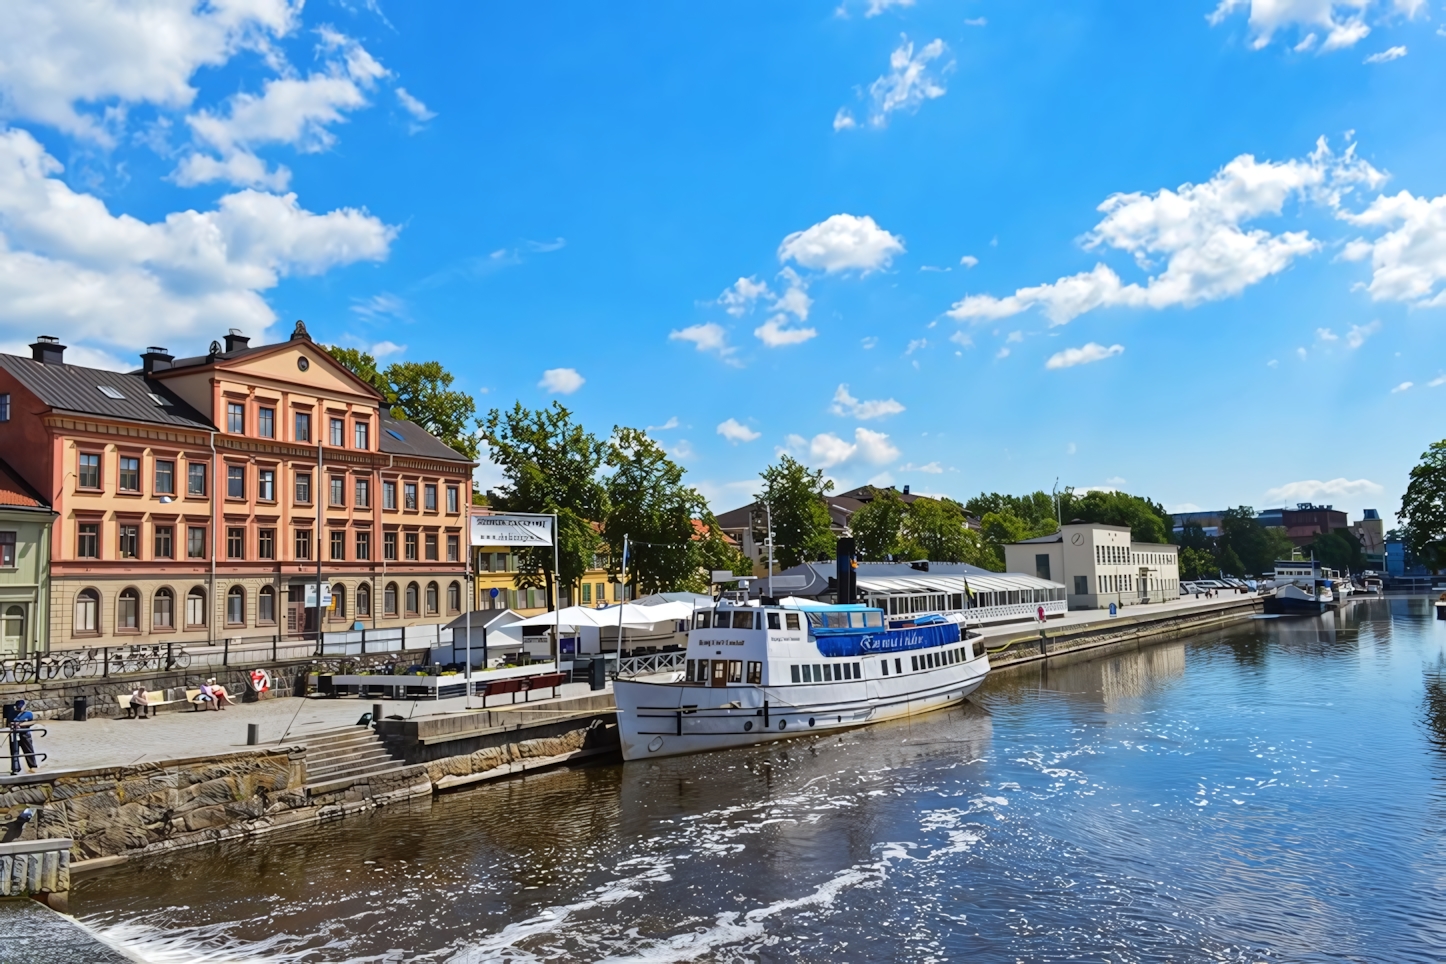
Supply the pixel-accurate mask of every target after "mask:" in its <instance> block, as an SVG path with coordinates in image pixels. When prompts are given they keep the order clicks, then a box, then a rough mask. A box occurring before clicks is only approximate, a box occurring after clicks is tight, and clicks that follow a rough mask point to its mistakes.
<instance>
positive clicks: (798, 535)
mask: <svg viewBox="0 0 1446 964" xmlns="http://www.w3.org/2000/svg"><path fill="white" fill-rule="evenodd" d="M759 475H760V476H761V477H762V479H763V491H762V492H760V493H759V494H758V495H757V496H755V498H757V499H759V500H760V501H762V502H767V503H768V505H769V506H770V509H771V513H772V516H773V535H774V558H775V559H776V561H777V562H778V564H779V565H780V566H782V567H783V568H784V569H787V568H790V567H791V566H796V565H798V564H799V563H800V562H811V561H814V560H818V559H828V558H830V557H831V556H833V554H834V550H835V543H836V541H837V540H836V538H835V536H834V534H833V532H832V531H831V529H830V520H829V515H828V507H827V506H826V505H825V504H824V501H823V497H824V495H825V494H827V493H829V492H831V491H833V482H831V481H828V480H826V479H825V478H824V477H823V472H822V471H818V470H811V469H809V468H808V467H807V466H805V465H803V464H802V463H800V462H798V461H797V460H795V459H794V458H792V457H791V456H788V455H784V456H782V457H781V458H780V459H779V460H778V464H777V465H770V466H769V467H768V468H766V469H764V470H763V471H762V472H760V473H759Z"/></svg>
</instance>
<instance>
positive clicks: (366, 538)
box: [356, 529, 372, 560]
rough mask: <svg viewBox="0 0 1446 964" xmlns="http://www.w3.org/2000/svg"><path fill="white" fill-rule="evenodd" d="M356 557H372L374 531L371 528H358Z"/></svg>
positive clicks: (363, 558) (362, 558)
mask: <svg viewBox="0 0 1446 964" xmlns="http://www.w3.org/2000/svg"><path fill="white" fill-rule="evenodd" d="M356 557H357V558H358V559H361V560H365V559H370V558H371V557H372V533H371V530H370V529H358V530H357V533H356Z"/></svg>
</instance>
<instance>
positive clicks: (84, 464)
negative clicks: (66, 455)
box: [75, 452, 100, 489]
mask: <svg viewBox="0 0 1446 964" xmlns="http://www.w3.org/2000/svg"><path fill="white" fill-rule="evenodd" d="M75 484H76V485H78V486H80V487H81V488H82V489H98V488H100V456H99V455H97V454H95V453H94V452H81V453H80V463H79V469H78V470H77V471H76V474H75Z"/></svg>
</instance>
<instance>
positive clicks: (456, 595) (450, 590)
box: [447, 582, 462, 613]
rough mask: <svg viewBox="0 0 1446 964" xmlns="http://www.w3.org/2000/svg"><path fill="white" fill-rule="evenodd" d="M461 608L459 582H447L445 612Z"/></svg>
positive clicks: (452, 611) (460, 587) (457, 610)
mask: <svg viewBox="0 0 1446 964" xmlns="http://www.w3.org/2000/svg"><path fill="white" fill-rule="evenodd" d="M461 609H462V586H461V584H460V583H456V582H453V583H448V585H447V612H449V613H455V612H460V611H461Z"/></svg>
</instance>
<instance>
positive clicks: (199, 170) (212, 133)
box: [175, 29, 388, 188]
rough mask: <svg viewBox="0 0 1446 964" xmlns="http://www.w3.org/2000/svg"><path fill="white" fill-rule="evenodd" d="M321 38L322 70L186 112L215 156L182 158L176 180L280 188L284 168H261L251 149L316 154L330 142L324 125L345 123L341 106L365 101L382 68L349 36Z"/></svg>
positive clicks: (325, 34)
mask: <svg viewBox="0 0 1446 964" xmlns="http://www.w3.org/2000/svg"><path fill="white" fill-rule="evenodd" d="M321 38H322V49H323V50H324V51H326V55H327V59H326V61H325V64H324V69H323V70H321V71H319V72H315V73H312V74H311V75H309V76H308V77H306V78H304V79H303V78H300V77H290V76H283V77H277V78H274V79H272V80H268V81H267V82H266V83H265V84H264V85H263V87H262V93H261V94H259V95H257V94H248V93H244V92H243V93H239V94H235V95H233V96H232V97H231V98H230V99H229V100H228V101H227V103H226V108H225V111H224V112H223V113H213V112H211V111H209V110H201V111H198V112H196V113H194V114H192V115H190V116H189V117H187V118H186V123H188V124H189V125H190V126H191V131H192V133H193V134H194V135H195V137H196V140H197V141H199V142H200V143H202V144H204V145H206V147H207V148H208V149H209V150H211V151H214V152H215V154H218V155H219V157H216V156H214V155H212V154H204V153H200V152H195V153H192V154H190V155H188V156H187V157H185V158H184V159H183V160H182V161H181V163H180V165H179V166H178V167H177V168H176V174H175V177H176V181H177V182H178V183H180V184H182V185H194V184H201V183H205V182H208V181H214V180H227V181H230V182H231V183H236V184H246V185H259V186H265V187H272V188H282V187H285V186H286V183H287V181H288V180H289V179H290V172H289V171H287V170H286V168H284V167H281V168H278V169H277V170H275V171H267V170H266V167H265V164H264V163H263V162H262V161H261V160H260V158H258V157H257V156H256V154H255V148H257V147H260V146H261V145H263V144H289V145H291V146H292V147H294V148H296V149H297V150H300V151H302V152H304V153H318V152H320V151H324V150H326V149H327V148H329V147H331V146H332V144H334V143H335V142H336V136H335V135H334V134H332V132H331V131H330V129H329V125H332V124H338V123H341V122H342V121H344V120H345V113H346V112H347V111H354V110H357V109H359V108H362V107H365V106H367V98H366V94H367V91H369V90H370V89H371V88H372V87H373V86H374V85H375V84H376V82H377V81H378V80H380V79H381V78H383V77H386V76H388V72H387V69H386V68H385V67H383V66H382V65H381V64H379V63H377V61H376V60H375V58H373V57H372V55H371V54H369V53H367V52H366V50H365V49H364V48H363V47H362V46H361V44H359V43H357V42H356V41H354V40H352V39H350V38H349V37H345V36H342V35H341V34H339V33H336V32H335V31H333V30H328V29H323V30H322V31H321Z"/></svg>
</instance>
